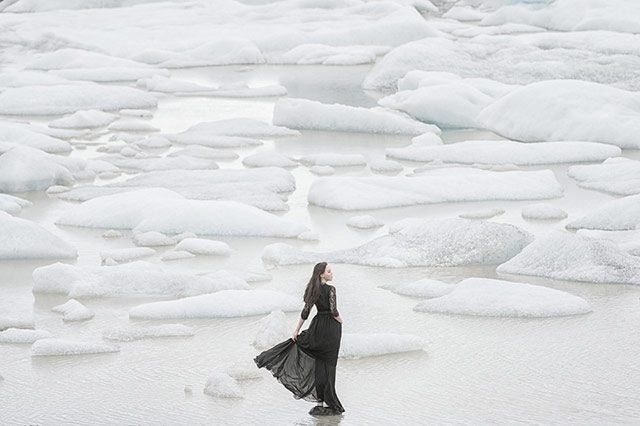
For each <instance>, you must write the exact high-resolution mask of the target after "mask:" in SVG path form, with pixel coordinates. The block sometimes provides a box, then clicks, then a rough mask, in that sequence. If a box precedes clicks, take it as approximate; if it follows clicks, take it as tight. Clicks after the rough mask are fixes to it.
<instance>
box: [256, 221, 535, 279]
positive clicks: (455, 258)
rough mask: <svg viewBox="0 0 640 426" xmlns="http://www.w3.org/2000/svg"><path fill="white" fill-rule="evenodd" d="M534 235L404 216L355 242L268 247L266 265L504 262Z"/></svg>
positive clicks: (507, 227) (498, 226)
mask: <svg viewBox="0 0 640 426" xmlns="http://www.w3.org/2000/svg"><path fill="white" fill-rule="evenodd" d="M532 239H533V237H532V236H531V235H530V234H529V233H528V232H526V231H524V230H522V229H520V228H518V227H516V226H513V225H509V224H502V223H493V222H486V221H475V220H467V219H457V218H456V219H438V220H435V219H431V220H425V219H403V220H401V221H399V222H396V223H394V224H392V225H390V226H389V233H388V234H387V235H384V236H382V237H379V238H376V239H374V240H372V241H369V242H368V243H365V244H363V245H361V246H357V247H354V248H349V249H344V250H335V251H331V252H326V253H316V252H309V251H303V250H300V249H297V248H294V247H292V246H290V245H287V244H282V243H277V244H271V245H268V246H266V247H265V248H264V250H263V252H262V260H263V262H264V263H265V264H267V265H291V264H302V263H315V262H318V261H320V260H324V261H327V262H334V263H351V264H357V265H370V266H383V267H411V266H459V265H486V264H498V263H502V262H505V261H506V260H508V259H510V258H512V257H513V256H515V255H516V254H518V253H519V252H520V251H521V250H522V249H523V248H524V247H525V246H526V245H527V244H529V243H530V242H531V241H532Z"/></svg>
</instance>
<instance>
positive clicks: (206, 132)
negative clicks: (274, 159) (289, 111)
mask: <svg viewBox="0 0 640 426" xmlns="http://www.w3.org/2000/svg"><path fill="white" fill-rule="evenodd" d="M299 134H300V132H298V131H297V130H291V129H287V128H286V127H280V126H272V125H270V124H267V123H265V122H262V121H258V120H253V119H251V118H234V119H229V120H220V121H210V122H203V123H198V124H196V125H194V126H191V127H189V128H188V129H187V130H185V131H183V132H180V133H175V134H168V135H165V136H166V137H167V138H168V139H169V140H171V141H172V142H176V143H180V144H185V145H189V144H193V145H205V146H209V147H216V148H222V147H237V146H248V145H260V144H262V142H261V141H259V140H257V139H251V138H257V137H275V136H296V135H299Z"/></svg>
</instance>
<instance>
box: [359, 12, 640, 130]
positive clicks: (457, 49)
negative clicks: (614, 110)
mask: <svg viewBox="0 0 640 426" xmlns="http://www.w3.org/2000/svg"><path fill="white" fill-rule="evenodd" d="M580 10H584V8H583V7H582V6H581V7H580ZM467 28H468V27H467ZM531 30H535V28H533V27H530V26H529V27H527V29H526V31H527V33H521V34H516V33H512V34H497V35H486V34H478V35H475V36H473V35H472V36H471V37H468V36H465V37H463V38H458V39H454V38H452V37H430V38H425V39H422V40H417V41H413V42H410V43H406V44H404V45H402V46H399V47H397V48H395V49H393V50H392V51H390V52H389V53H388V54H386V55H385V56H384V57H383V58H382V59H381V60H379V61H378V62H377V63H376V65H375V66H374V67H373V69H372V70H371V71H370V72H369V74H368V75H367V77H366V78H365V80H364V82H363V87H364V88H365V89H374V90H379V89H385V90H389V89H391V90H395V89H398V85H397V84H398V80H400V79H401V78H403V77H405V75H407V73H408V72H410V71H438V72H442V71H446V72H450V73H454V74H457V75H459V76H460V77H463V78H484V79H491V80H495V81H498V82H500V83H505V84H519V85H523V84H531V83H536V82H540V81H545V80H569V79H579V80H585V81H587V82H588V81H591V82H595V83H602V84H606V85H612V86H615V87H619V88H621V89H626V90H638V88H640V69H639V68H638V65H640V57H638V55H637V48H635V47H634V46H636V45H637V35H635V34H627V33H621V32H613V31H611V32H604V31H578V32H540V33H531ZM601 94H602V93H601V92H600V91H598V93H594V97H593V98H597V97H599V96H600V95H601ZM552 98H555V97H553V96H552ZM593 98H592V99H593ZM454 99H460V98H459V97H458V96H456V97H455V98H454ZM558 99H560V98H558ZM582 99H583V100H584V99H585V98H582ZM523 102H526V100H523ZM565 102H570V101H569V100H567V99H562V102H561V104H564V103H565ZM577 103H578V100H576V105H577ZM526 105H531V104H528V103H526ZM585 122H586V123H588V121H585ZM573 140H575V138H573ZM578 140H579V139H578Z"/></svg>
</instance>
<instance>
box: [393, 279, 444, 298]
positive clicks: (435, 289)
mask: <svg viewBox="0 0 640 426" xmlns="http://www.w3.org/2000/svg"><path fill="white" fill-rule="evenodd" d="M381 287H382V288H384V289H386V290H390V291H392V292H393V293H396V294H399V295H402V296H410V297H420V298H425V299H431V298H433V297H440V296H444V295H445V294H447V293H449V292H451V291H452V290H453V289H454V288H455V285H454V284H447V283H443V282H442V281H437V280H432V279H429V278H423V279H421V280H418V281H413V282H409V283H404V284H399V285H384V286H381Z"/></svg>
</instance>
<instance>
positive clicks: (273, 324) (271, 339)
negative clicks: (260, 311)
mask: <svg viewBox="0 0 640 426" xmlns="http://www.w3.org/2000/svg"><path fill="white" fill-rule="evenodd" d="M257 326H258V331H257V332H256V336H255V338H254V339H253V346H254V347H255V348H256V349H263V350H264V349H268V348H271V347H273V346H275V345H277V344H278V343H280V342H282V341H285V340H287V338H288V337H290V336H289V332H291V330H289V327H288V325H287V318H286V316H285V314H284V312H282V311H273V312H271V313H270V314H269V315H267V316H266V317H264V318H262V319H260V321H258V322H257Z"/></svg>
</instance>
